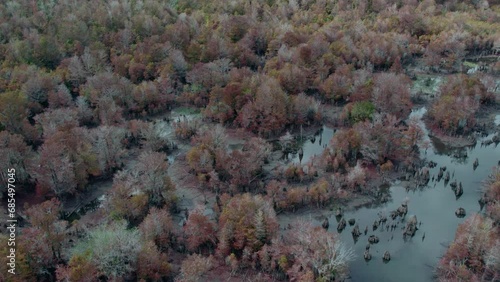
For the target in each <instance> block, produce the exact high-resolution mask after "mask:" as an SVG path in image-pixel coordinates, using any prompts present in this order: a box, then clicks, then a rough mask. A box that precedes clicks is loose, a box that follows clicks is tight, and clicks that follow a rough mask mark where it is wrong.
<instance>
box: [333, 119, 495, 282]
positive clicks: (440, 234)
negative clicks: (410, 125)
mask: <svg viewBox="0 0 500 282" xmlns="http://www.w3.org/2000/svg"><path fill="white" fill-rule="evenodd" d="M423 113H425V109H420V110H418V111H415V112H414V113H413V115H417V116H420V115H422V114H423ZM487 138H489V137H487ZM432 144H433V147H432V148H429V149H428V150H427V153H422V157H423V158H426V159H427V160H428V161H431V160H432V161H434V162H437V163H438V165H437V166H436V167H435V168H433V169H431V171H430V174H431V177H432V175H437V173H438V171H439V167H440V166H446V167H447V171H450V174H452V173H454V177H452V178H451V181H450V182H453V180H454V179H456V180H457V182H462V184H463V188H464V194H463V195H462V196H461V197H460V198H459V199H456V197H455V195H454V193H453V191H452V190H451V188H450V186H449V184H448V185H445V184H444V180H441V181H440V182H433V181H432V180H431V181H430V182H429V184H428V186H427V187H424V188H423V189H415V190H408V191H407V189H406V188H404V187H403V185H402V183H401V182H400V181H398V182H399V184H393V185H391V187H390V188H389V192H390V194H391V197H390V200H389V201H388V202H387V203H385V204H381V205H380V204H379V205H377V207H364V208H361V209H359V210H357V211H354V212H351V213H346V214H345V215H344V216H345V218H346V219H350V218H354V219H356V222H357V223H358V224H359V226H360V229H361V231H362V232H363V231H364V230H365V226H368V227H369V232H368V234H367V236H365V235H361V236H360V237H359V239H358V242H357V243H355V242H354V240H353V238H352V235H351V230H352V227H350V226H348V227H347V228H346V229H345V230H344V231H343V232H342V233H341V234H340V237H341V239H342V241H344V242H345V243H346V244H347V245H348V246H350V247H351V248H352V249H353V250H354V252H355V253H356V255H357V258H356V259H355V261H353V262H352V263H351V264H350V270H351V279H352V281H432V280H433V273H434V268H435V266H436V265H437V263H438V261H439V259H440V257H441V256H442V255H443V253H444V252H445V250H446V247H447V246H448V244H449V243H450V242H451V241H452V240H453V238H454V236H455V231H456V228H457V226H458V224H460V223H461V222H463V221H464V220H465V219H466V218H467V217H468V216H470V215H471V214H473V213H476V212H480V207H479V204H478V199H479V198H480V194H481V192H480V191H481V187H482V183H483V181H484V180H486V179H487V177H488V175H489V174H491V172H492V168H493V167H494V166H495V165H496V164H497V162H498V159H499V158H500V147H495V145H494V144H493V145H490V146H487V147H481V146H480V142H478V143H477V145H476V146H473V147H471V148H463V149H461V150H462V151H466V152H467V155H468V157H466V158H455V157H452V156H453V155H454V153H456V151H457V150H451V149H448V148H445V147H443V146H436V147H434V142H432ZM475 158H478V159H479V167H478V168H477V169H476V170H474V169H473V165H472V163H473V162H474V160H475ZM412 185H414V184H412ZM405 199H408V200H409V204H408V214H407V216H406V218H409V216H411V215H416V216H417V219H418V221H419V222H422V225H421V226H420V227H419V230H418V231H417V232H416V234H415V236H414V237H413V238H411V239H408V240H407V241H405V240H404V239H403V235H402V230H401V228H402V227H403V226H404V222H401V220H400V218H398V219H397V220H396V221H395V222H397V221H399V224H398V228H396V230H394V231H392V232H391V229H390V228H389V231H387V229H386V228H381V226H379V228H378V229H377V230H376V231H372V225H373V222H374V221H375V220H376V219H378V216H377V213H378V212H385V214H386V215H388V214H389V212H390V211H392V210H395V209H397V207H398V206H399V205H400V204H401V202H403V201H404V200H405ZM459 207H463V208H465V210H466V212H467V216H466V217H465V218H457V217H456V216H455V214H454V212H455V210H456V209H457V208H459ZM330 222H331V223H332V222H333V223H334V224H331V229H332V232H337V231H336V226H337V225H336V220H335V217H334V216H332V217H330ZM387 223H388V224H389V225H391V224H392V223H393V221H392V219H390V217H388V220H387ZM424 233H425V239H423V238H422V237H423V234H424ZM371 234H375V235H377V236H378V237H379V238H380V242H379V243H378V244H375V245H372V247H371V249H370V253H371V254H372V260H371V261H369V262H366V261H365V260H364V258H363V252H364V250H365V246H366V245H367V243H368V241H367V238H368V236H369V235H371ZM385 251H389V252H390V254H391V261H390V262H388V263H384V262H383V261H382V256H383V253H384V252H385Z"/></svg>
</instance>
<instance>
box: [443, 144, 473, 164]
mask: <svg viewBox="0 0 500 282" xmlns="http://www.w3.org/2000/svg"><path fill="white" fill-rule="evenodd" d="M448 156H450V158H451V163H453V164H466V163H467V161H468V159H469V154H468V152H467V147H464V148H457V149H453V150H451V151H450V153H449V154H448Z"/></svg>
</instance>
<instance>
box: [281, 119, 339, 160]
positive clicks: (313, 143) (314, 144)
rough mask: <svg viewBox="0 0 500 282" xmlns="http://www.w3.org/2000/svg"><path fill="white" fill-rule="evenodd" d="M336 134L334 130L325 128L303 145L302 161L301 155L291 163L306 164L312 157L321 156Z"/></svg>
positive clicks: (292, 158) (294, 157) (296, 156)
mask: <svg viewBox="0 0 500 282" xmlns="http://www.w3.org/2000/svg"><path fill="white" fill-rule="evenodd" d="M334 133H335V130H334V129H333V128H330V127H327V126H323V127H322V128H321V129H320V130H318V131H317V132H316V133H315V134H314V135H313V136H309V137H307V139H306V140H305V141H304V144H303V145H302V151H303V152H304V155H303V156H302V160H300V156H299V154H294V155H292V157H291V158H290V159H291V161H292V162H294V163H301V164H305V163H307V162H308V161H309V160H310V159H311V158H312V157H314V156H319V155H321V153H323V150H324V149H325V145H328V143H329V142H330V140H331V139H332V137H333V134H334ZM304 138H306V137H304Z"/></svg>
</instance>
